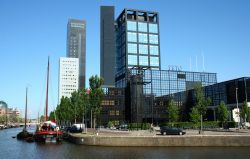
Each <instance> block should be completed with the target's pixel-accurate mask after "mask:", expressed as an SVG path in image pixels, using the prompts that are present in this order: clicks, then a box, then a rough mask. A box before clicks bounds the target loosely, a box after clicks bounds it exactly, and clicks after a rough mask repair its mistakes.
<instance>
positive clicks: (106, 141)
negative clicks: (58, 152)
mask: <svg viewBox="0 0 250 159" xmlns="http://www.w3.org/2000/svg"><path fill="white" fill-rule="evenodd" d="M68 139H69V141H71V142H73V143H75V144H80V145H92V146H170V147H175V146H184V147H189V146H197V147H198V146H199V147H200V146H204V147H207V146H214V147H216V146H218V147H220V146H224V147H225V146H250V136H242V135H239V136H237V135H232V136H229V135H227V136H212V135H209V136H208V135H197V136H185V135H184V136H150V137H149V136H145V137H143V136H133V137H132V136H96V135H93V136H84V135H72V134H70V135H69V138H68Z"/></svg>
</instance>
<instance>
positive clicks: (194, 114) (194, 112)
mask: <svg viewBox="0 0 250 159" xmlns="http://www.w3.org/2000/svg"><path fill="white" fill-rule="evenodd" d="M189 116H190V121H191V122H193V123H194V125H195V127H197V125H198V123H199V121H200V113H199V111H198V109H197V108H196V107H193V108H192V109H191V112H190V113H189Z"/></svg>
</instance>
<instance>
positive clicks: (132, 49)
mask: <svg viewBox="0 0 250 159" xmlns="http://www.w3.org/2000/svg"><path fill="white" fill-rule="evenodd" d="M128 53H130V54H137V44H130V43H128Z"/></svg>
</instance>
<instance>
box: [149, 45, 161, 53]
mask: <svg viewBox="0 0 250 159" xmlns="http://www.w3.org/2000/svg"><path fill="white" fill-rule="evenodd" d="M149 51H150V55H159V48H158V46H155V45H150V46H149Z"/></svg>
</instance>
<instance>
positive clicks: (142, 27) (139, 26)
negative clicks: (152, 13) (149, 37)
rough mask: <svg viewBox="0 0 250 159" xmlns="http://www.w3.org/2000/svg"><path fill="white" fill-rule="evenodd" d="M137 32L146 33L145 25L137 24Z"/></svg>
mask: <svg viewBox="0 0 250 159" xmlns="http://www.w3.org/2000/svg"><path fill="white" fill-rule="evenodd" d="M138 31H139V32H148V26H147V23H142V22H138Z"/></svg>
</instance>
